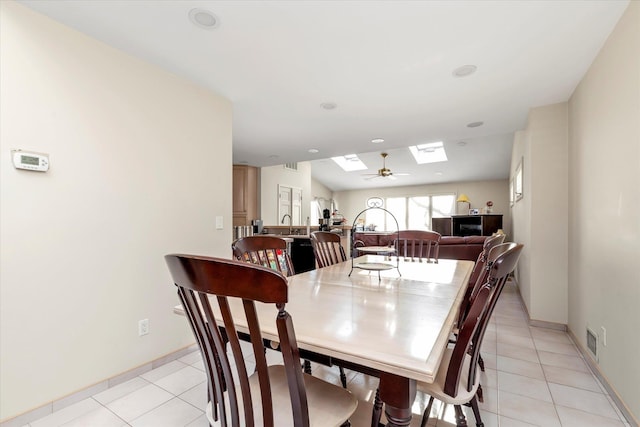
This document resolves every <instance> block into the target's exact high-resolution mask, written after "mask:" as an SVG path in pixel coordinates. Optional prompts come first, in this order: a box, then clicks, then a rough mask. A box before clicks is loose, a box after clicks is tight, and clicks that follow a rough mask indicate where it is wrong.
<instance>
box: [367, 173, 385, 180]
mask: <svg viewBox="0 0 640 427" xmlns="http://www.w3.org/2000/svg"><path fill="white" fill-rule="evenodd" d="M368 175H371V174H368ZM372 175H373V176H369V177H367V178H365V179H366V180H367V181H369V180H371V179H376V178H382V176H381V175H378V174H377V173H376V174H372Z"/></svg>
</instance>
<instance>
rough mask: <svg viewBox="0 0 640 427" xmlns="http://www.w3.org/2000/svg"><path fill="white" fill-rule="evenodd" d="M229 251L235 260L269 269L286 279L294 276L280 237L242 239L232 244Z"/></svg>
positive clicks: (289, 259)
mask: <svg viewBox="0 0 640 427" xmlns="http://www.w3.org/2000/svg"><path fill="white" fill-rule="evenodd" d="M231 249H232V250H233V256H234V257H235V258H236V259H237V260H240V261H246V262H250V263H252V264H258V265H262V266H265V267H269V268H271V269H273V270H277V271H279V272H281V273H282V274H284V275H285V276H287V277H288V276H293V275H294V274H295V271H294V269H293V263H292V262H291V256H290V255H289V252H288V251H287V242H286V241H285V240H284V239H281V238H280V237H275V236H249V237H243V238H241V239H238V240H236V241H235V242H233V243H232V244H231Z"/></svg>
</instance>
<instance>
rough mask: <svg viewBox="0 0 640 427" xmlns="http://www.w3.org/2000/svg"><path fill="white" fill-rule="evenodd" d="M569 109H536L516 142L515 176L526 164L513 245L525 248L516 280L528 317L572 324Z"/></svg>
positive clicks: (561, 106) (516, 207)
mask: <svg viewBox="0 0 640 427" xmlns="http://www.w3.org/2000/svg"><path fill="white" fill-rule="evenodd" d="M567 132H568V123H567V104H566V103H562V104H555V105H549V106H546V107H538V108H534V109H532V110H531V111H530V112H529V117H528V121H527V127H526V129H525V130H524V131H521V132H518V133H517V134H516V136H515V138H514V147H513V151H512V160H511V176H512V177H513V175H514V174H515V170H516V168H517V167H518V165H519V164H520V162H522V170H523V175H524V176H523V197H522V199H520V200H518V201H516V202H515V204H514V206H513V208H512V213H513V216H512V218H513V230H514V233H513V234H514V236H513V237H514V240H515V241H517V242H519V243H522V244H524V245H525V248H524V250H523V254H522V256H521V259H520V262H519V263H518V269H517V277H518V284H519V286H520V292H521V295H522V298H523V300H524V303H525V305H526V306H527V310H528V311H529V316H530V317H531V319H533V320H541V321H545V322H552V323H557V324H561V325H566V324H567V287H568V282H567V281H568V273H567V257H568V248H567V245H568V234H567V227H568V224H567V221H568V217H567V203H568V202H567V199H568V172H567V162H568V141H567Z"/></svg>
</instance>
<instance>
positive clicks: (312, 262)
mask: <svg viewBox="0 0 640 427" xmlns="http://www.w3.org/2000/svg"><path fill="white" fill-rule="evenodd" d="M291 262H292V263H293V269H294V270H295V272H296V274H298V273H304V272H305V271H309V270H313V269H315V268H316V258H315V255H313V246H312V245H311V239H304V238H302V239H300V238H295V239H293V242H292V243H291Z"/></svg>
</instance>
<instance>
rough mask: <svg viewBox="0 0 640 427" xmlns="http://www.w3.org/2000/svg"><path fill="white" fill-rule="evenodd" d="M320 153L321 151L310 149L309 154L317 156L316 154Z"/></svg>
mask: <svg viewBox="0 0 640 427" xmlns="http://www.w3.org/2000/svg"><path fill="white" fill-rule="evenodd" d="M319 151H320V150H318V149H317V148H309V152H310V153H311V154H316V153H318V152H319Z"/></svg>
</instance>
